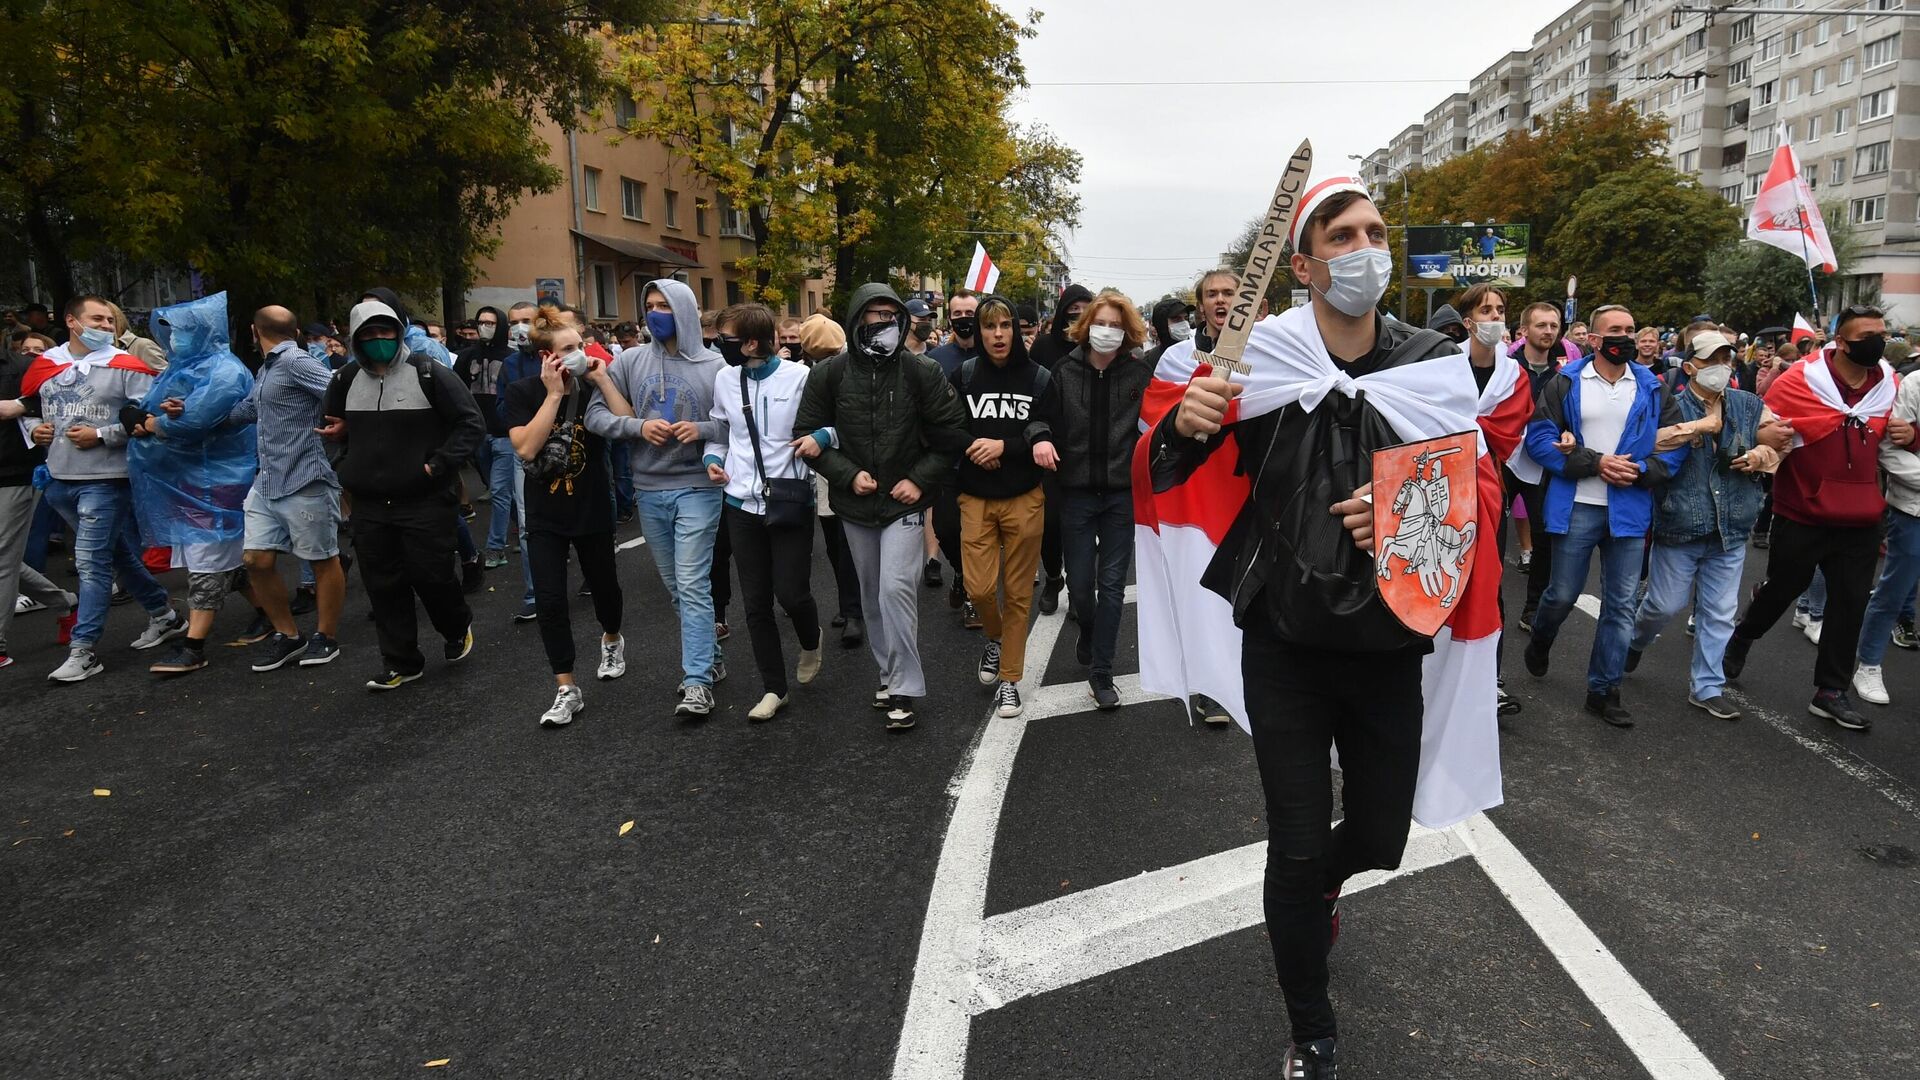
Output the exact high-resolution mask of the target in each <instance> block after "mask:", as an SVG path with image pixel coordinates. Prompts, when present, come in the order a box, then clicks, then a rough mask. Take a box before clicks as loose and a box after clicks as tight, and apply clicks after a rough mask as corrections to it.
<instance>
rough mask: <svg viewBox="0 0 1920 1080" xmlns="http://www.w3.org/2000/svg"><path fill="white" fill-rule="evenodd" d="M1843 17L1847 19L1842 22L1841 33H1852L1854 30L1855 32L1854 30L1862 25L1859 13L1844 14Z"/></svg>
mask: <svg viewBox="0 0 1920 1080" xmlns="http://www.w3.org/2000/svg"><path fill="white" fill-rule="evenodd" d="M1842 18H1843V19H1844V20H1845V21H1843V22H1842V23H1841V24H1840V32H1841V33H1843V34H1851V33H1853V32H1854V31H1855V30H1856V29H1858V28H1859V26H1860V16H1858V15H1846V16H1843V17H1842Z"/></svg>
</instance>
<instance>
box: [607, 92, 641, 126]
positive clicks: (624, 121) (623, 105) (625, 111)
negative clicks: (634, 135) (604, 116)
mask: <svg viewBox="0 0 1920 1080" xmlns="http://www.w3.org/2000/svg"><path fill="white" fill-rule="evenodd" d="M638 119H640V105H639V103H638V102H636V101H634V100H633V95H632V94H629V93H627V92H626V91H625V90H622V91H620V92H619V93H617V94H615V95H614V96H613V122H614V123H616V124H618V125H620V130H622V131H625V130H627V129H628V128H631V127H632V126H633V122H634V121H635V120H638Z"/></svg>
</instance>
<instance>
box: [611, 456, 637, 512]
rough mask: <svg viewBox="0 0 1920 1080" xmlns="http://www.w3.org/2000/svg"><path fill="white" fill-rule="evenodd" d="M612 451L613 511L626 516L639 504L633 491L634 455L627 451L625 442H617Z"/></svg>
mask: <svg viewBox="0 0 1920 1080" xmlns="http://www.w3.org/2000/svg"><path fill="white" fill-rule="evenodd" d="M610 452H611V453H612V454H613V511H614V513H616V514H618V515H620V516H621V517H625V516H626V515H627V512H628V511H629V510H632V509H633V508H634V507H635V506H636V505H637V503H636V501H635V497H634V493H633V455H631V454H629V453H627V448H626V445H625V444H623V443H615V444H614V445H613V447H612V449H611V451H610Z"/></svg>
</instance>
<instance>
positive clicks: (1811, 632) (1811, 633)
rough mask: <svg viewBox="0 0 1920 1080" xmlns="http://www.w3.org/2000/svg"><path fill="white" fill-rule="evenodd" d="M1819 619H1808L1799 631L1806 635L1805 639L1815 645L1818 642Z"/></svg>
mask: <svg viewBox="0 0 1920 1080" xmlns="http://www.w3.org/2000/svg"><path fill="white" fill-rule="evenodd" d="M1821 621H1822V620H1820V619H1808V620H1807V625H1806V628H1805V629H1803V630H1801V631H1800V632H1801V633H1803V634H1805V635H1807V640H1808V641H1811V642H1813V643H1814V644H1815V645H1818V644H1820V624H1821Z"/></svg>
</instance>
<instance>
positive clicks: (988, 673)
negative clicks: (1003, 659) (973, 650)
mask: <svg viewBox="0 0 1920 1080" xmlns="http://www.w3.org/2000/svg"><path fill="white" fill-rule="evenodd" d="M999 678H1000V643H999V642H997V641H989V642H987V647H986V648H985V649H982V650H981V651H980V685H981V686H992V685H993V684H994V682H995V680H997V679H999Z"/></svg>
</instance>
